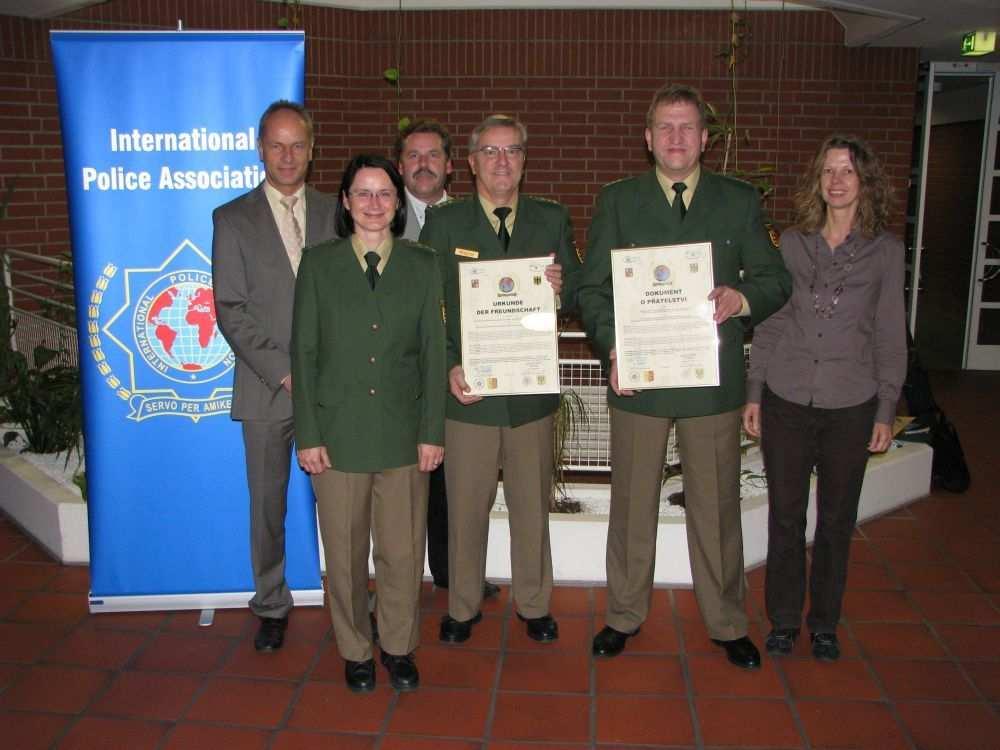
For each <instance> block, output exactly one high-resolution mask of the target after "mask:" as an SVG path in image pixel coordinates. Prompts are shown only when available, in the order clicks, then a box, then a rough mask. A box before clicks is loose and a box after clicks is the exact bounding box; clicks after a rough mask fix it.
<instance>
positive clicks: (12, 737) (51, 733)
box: [0, 711, 70, 750]
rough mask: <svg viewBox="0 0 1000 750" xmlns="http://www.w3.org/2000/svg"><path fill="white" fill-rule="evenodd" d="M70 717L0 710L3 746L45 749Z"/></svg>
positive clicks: (20, 749) (36, 749) (0, 735)
mask: <svg viewBox="0 0 1000 750" xmlns="http://www.w3.org/2000/svg"><path fill="white" fill-rule="evenodd" d="M69 722H70V717H68V716H60V715H58V714H48V713H45V714H34V713H27V712H24V711H17V712H13V711H0V738H2V739H3V744H4V747H8V748H16V749H17V750H47V749H48V748H49V747H51V746H52V743H53V742H55V739H56V738H57V737H58V736H59V735H60V734H62V732H63V729H64V728H65V727H66V726H67V725H68V724H69Z"/></svg>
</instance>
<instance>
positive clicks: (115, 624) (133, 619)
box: [92, 612, 170, 630]
mask: <svg viewBox="0 0 1000 750" xmlns="http://www.w3.org/2000/svg"><path fill="white" fill-rule="evenodd" d="M92 617H93V622H94V624H95V625H96V626H97V627H101V628H116V629H118V630H159V629H160V628H162V627H163V625H164V623H166V622H168V621H169V620H170V613H168V612H102V613H101V614H99V615H92Z"/></svg>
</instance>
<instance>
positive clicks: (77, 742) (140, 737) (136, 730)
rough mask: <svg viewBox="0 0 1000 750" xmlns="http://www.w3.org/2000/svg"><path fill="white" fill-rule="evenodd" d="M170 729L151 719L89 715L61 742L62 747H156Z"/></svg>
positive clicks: (78, 749) (88, 749)
mask: <svg viewBox="0 0 1000 750" xmlns="http://www.w3.org/2000/svg"><path fill="white" fill-rule="evenodd" d="M166 731H167V725H166V724H158V723H156V722H151V721H137V720H135V719H105V718H97V717H91V716H85V717H83V718H82V719H80V721H78V722H77V723H76V724H74V725H73V727H72V728H71V729H70V730H69V732H68V733H67V735H66V737H65V738H64V739H63V741H62V742H60V743H59V750H95V748H115V749H116V750H117V749H118V748H121V749H122V750H124V749H125V748H128V750H147V749H148V750H153V749H154V748H156V747H157V745H158V743H159V742H160V739H161V738H162V737H163V735H164V733H165V732H166Z"/></svg>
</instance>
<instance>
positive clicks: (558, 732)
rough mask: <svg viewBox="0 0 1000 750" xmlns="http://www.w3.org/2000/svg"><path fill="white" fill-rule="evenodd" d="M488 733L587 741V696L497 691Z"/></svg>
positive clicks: (499, 736)
mask: <svg viewBox="0 0 1000 750" xmlns="http://www.w3.org/2000/svg"><path fill="white" fill-rule="evenodd" d="M490 735H491V736H492V737H495V738H497V739H501V740H540V741H545V740H548V741H556V742H586V741H587V740H589V739H590V698H589V697H587V696H575V695H573V696H570V695H544V694H541V693H498V694H497V697H496V708H495V713H494V718H493V726H492V728H491V730H490Z"/></svg>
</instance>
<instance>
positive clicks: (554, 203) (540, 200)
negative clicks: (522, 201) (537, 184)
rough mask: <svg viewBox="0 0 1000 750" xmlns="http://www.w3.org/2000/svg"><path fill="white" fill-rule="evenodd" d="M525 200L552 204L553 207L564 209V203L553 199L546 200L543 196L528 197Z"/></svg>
mask: <svg viewBox="0 0 1000 750" xmlns="http://www.w3.org/2000/svg"><path fill="white" fill-rule="evenodd" d="M524 197H525V198H530V199H531V200H533V201H538V202H539V203H551V204H552V205H553V206H559V207H562V203H560V202H559V201H557V200H554V199H553V198H546V197H545V196H543V195H526V196H524Z"/></svg>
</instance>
